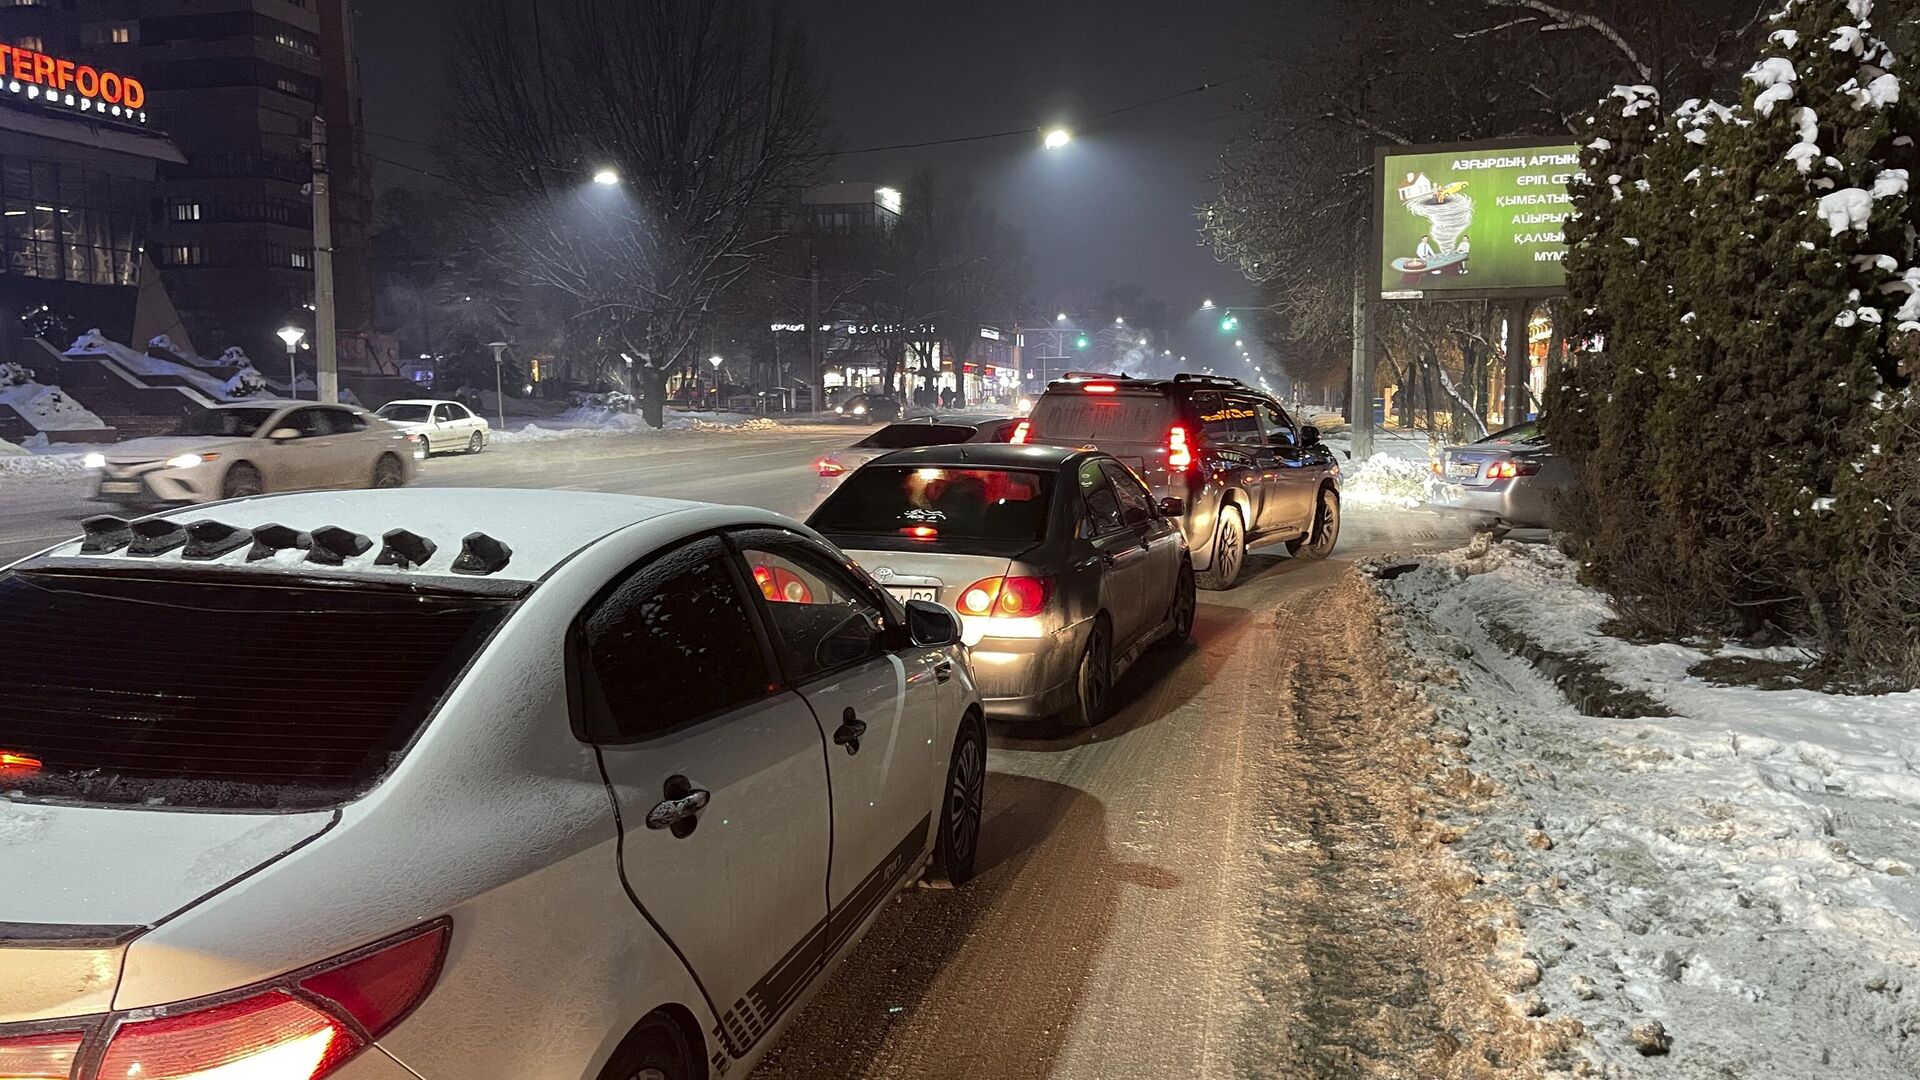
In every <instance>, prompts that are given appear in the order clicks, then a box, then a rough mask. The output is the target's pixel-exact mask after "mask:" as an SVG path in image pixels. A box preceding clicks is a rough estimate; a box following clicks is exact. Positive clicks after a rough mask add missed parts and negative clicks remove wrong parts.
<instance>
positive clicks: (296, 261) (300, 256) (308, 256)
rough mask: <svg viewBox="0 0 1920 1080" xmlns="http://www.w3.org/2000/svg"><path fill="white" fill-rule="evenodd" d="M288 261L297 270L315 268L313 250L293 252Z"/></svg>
mask: <svg viewBox="0 0 1920 1080" xmlns="http://www.w3.org/2000/svg"><path fill="white" fill-rule="evenodd" d="M287 261H288V262H289V263H290V264H291V265H292V266H293V268H294V269H295V270H311V269H313V252H311V251H295V252H292V253H291V257H290V258H289V259H288V260H287Z"/></svg>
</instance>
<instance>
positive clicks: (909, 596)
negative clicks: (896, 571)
mask: <svg viewBox="0 0 1920 1080" xmlns="http://www.w3.org/2000/svg"><path fill="white" fill-rule="evenodd" d="M887 591H888V592H890V593H892V594H893V596H894V599H896V600H902V601H905V600H925V601H926V602H928V603H930V604H937V603H939V602H940V590H939V589H915V588H909V587H907V586H905V585H889V586H887Z"/></svg>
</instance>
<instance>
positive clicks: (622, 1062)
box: [600, 1012, 707, 1080]
mask: <svg viewBox="0 0 1920 1080" xmlns="http://www.w3.org/2000/svg"><path fill="white" fill-rule="evenodd" d="M705 1066H706V1062H704V1061H702V1060H700V1059H699V1058H698V1057H696V1056H695V1053H694V1048H693V1046H692V1044H691V1043H690V1042H689V1041H688V1039H687V1033H686V1031H685V1030H683V1029H682V1028H681V1027H680V1025H679V1024H676V1023H674V1021H673V1018H672V1017H670V1016H668V1015H667V1014H665V1013H659V1012H656V1013H650V1014H649V1015H648V1016H647V1018H646V1019H644V1020H642V1021H640V1023H639V1025H638V1026H636V1027H635V1028H634V1029H633V1033H632V1034H630V1035H628V1036H627V1038H626V1041H625V1042H623V1043H621V1044H620V1048H619V1049H618V1050H615V1051H614V1052H613V1060H611V1061H609V1062H607V1067H606V1068H604V1069H602V1070H600V1077H601V1080H695V1078H696V1077H699V1078H704V1077H705V1076H706V1075H707V1072H706V1068H705ZM696 1070H698V1071H696Z"/></svg>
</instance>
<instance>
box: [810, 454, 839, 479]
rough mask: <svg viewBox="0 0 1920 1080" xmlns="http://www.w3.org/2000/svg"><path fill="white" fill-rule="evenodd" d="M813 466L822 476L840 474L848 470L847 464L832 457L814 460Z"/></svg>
mask: <svg viewBox="0 0 1920 1080" xmlns="http://www.w3.org/2000/svg"><path fill="white" fill-rule="evenodd" d="M813 467H814V469H815V470H816V471H817V472H819V474H820V475H821V476H839V475H840V474H842V473H844V472H846V471H847V467H846V466H845V465H842V464H840V463H839V462H837V461H835V460H833V459H832V458H824V457H823V458H821V459H820V460H819V461H816V462H814V463H813Z"/></svg>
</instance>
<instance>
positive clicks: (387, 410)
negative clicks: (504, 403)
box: [373, 398, 493, 454]
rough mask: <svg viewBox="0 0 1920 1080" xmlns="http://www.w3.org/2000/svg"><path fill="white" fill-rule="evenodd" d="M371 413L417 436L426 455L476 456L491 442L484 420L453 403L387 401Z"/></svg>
mask: <svg viewBox="0 0 1920 1080" xmlns="http://www.w3.org/2000/svg"><path fill="white" fill-rule="evenodd" d="M373 414H374V415H375V416H378V417H379V418H380V419H382V420H385V421H386V422H387V423H389V424H392V425H393V426H394V427H397V428H399V429H400V430H401V431H404V432H406V433H407V434H409V435H418V436H420V447H421V449H422V450H423V451H424V452H426V453H428V454H439V453H445V452H446V451H449V450H464V451H465V452H467V453H469V454H477V453H479V452H480V451H482V450H485V449H486V448H487V444H488V443H489V442H492V441H493V429H492V427H491V426H489V425H488V424H487V422H486V420H485V419H484V418H482V417H480V416H478V415H475V413H474V412H473V410H471V409H469V408H467V407H466V406H465V405H462V404H460V403H459V402H457V401H439V400H434V399H428V398H421V399H417V400H406V401H389V402H387V403H386V404H385V405H382V406H380V407H379V408H378V409H375V410H374V413H373Z"/></svg>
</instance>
